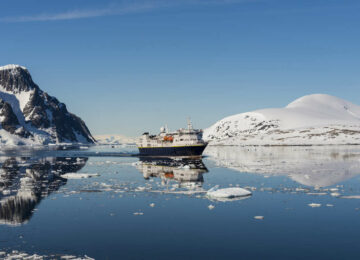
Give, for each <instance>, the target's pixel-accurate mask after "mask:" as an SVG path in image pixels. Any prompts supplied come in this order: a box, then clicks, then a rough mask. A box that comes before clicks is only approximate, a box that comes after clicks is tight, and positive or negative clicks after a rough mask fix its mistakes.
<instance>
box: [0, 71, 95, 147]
mask: <svg viewBox="0 0 360 260" xmlns="http://www.w3.org/2000/svg"><path fill="white" fill-rule="evenodd" d="M0 87H1V88H0V92H1V89H2V90H5V91H6V93H7V94H9V93H10V94H14V95H22V94H23V93H29V94H30V95H29V100H26V104H25V105H24V106H23V109H22V111H21V109H19V108H17V110H18V111H21V113H22V117H23V118H24V119H23V121H24V125H21V124H20V123H19V121H20V122H21V120H20V118H18V116H17V115H16V113H14V112H13V110H15V108H14V107H13V106H15V105H16V104H14V102H9V103H10V104H9V103H7V102H6V100H4V101H2V103H0V116H1V115H2V116H5V119H4V120H3V122H2V128H3V129H5V130H6V131H8V132H10V133H11V134H17V135H19V136H21V137H24V138H29V137H30V138H31V136H32V134H31V130H30V129H34V128H36V129H39V130H45V131H42V133H45V134H47V135H48V138H47V140H48V141H47V142H52V143H56V142H57V143H59V142H76V143H77V142H80V143H94V142H95V139H94V138H93V137H92V135H91V133H90V131H89V129H88V128H87V126H86V125H85V123H84V121H83V120H81V119H80V118H79V117H77V116H76V115H74V114H72V113H70V112H69V111H68V110H67V108H66V105H65V104H64V103H61V102H59V100H57V99H56V98H55V97H52V96H50V95H48V94H47V93H46V92H44V91H42V90H41V89H40V88H39V86H38V85H36V84H35V83H34V82H33V80H32V78H31V75H30V73H29V72H28V70H27V69H25V68H24V67H20V66H16V65H8V66H5V67H2V68H1V67H0ZM23 102H24V101H23ZM18 106H19V105H18ZM1 109H2V110H1ZM1 113H2V114H1ZM3 114H4V115H3ZM20 127H23V130H21V129H19V128H20ZM18 129H19V130H18ZM43 139H44V138H43ZM45 139H46V138H45Z"/></svg>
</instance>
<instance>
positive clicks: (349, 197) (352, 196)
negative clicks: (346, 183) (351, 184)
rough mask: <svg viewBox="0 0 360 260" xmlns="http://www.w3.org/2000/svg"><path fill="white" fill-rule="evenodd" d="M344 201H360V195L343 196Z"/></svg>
mask: <svg viewBox="0 0 360 260" xmlns="http://www.w3.org/2000/svg"><path fill="white" fill-rule="evenodd" d="M340 198H342V199H360V195H351V196H341V197H340Z"/></svg>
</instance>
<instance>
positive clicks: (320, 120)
mask: <svg viewBox="0 0 360 260" xmlns="http://www.w3.org/2000/svg"><path fill="white" fill-rule="evenodd" d="M204 139H205V140H207V141H210V144H212V145H315V144H316V145H320V144H360V106H358V105H355V104H353V103H351V102H349V101H346V100H343V99H340V98H337V97H334V96H330V95H327V94H312V95H307V96H303V97H301V98H298V99H296V100H294V101H293V102H291V103H290V104H288V105H287V106H286V107H284V108H268V109H260V110H254V111H250V112H245V113H240V114H236V115H232V116H229V117H225V118H223V119H221V120H220V121H218V122H216V123H215V124H214V125H212V126H210V127H209V128H207V129H205V130H204Z"/></svg>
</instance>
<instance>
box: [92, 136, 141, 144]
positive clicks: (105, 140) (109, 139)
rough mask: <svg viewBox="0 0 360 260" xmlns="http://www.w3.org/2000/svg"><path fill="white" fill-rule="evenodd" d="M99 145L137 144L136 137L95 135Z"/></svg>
mask: <svg viewBox="0 0 360 260" xmlns="http://www.w3.org/2000/svg"><path fill="white" fill-rule="evenodd" d="M94 137H95V139H96V142H97V143H98V144H135V138H134V137H127V136H124V135H116V134H114V135H111V134H109V135H95V136H94Z"/></svg>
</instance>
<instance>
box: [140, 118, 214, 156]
mask: <svg viewBox="0 0 360 260" xmlns="http://www.w3.org/2000/svg"><path fill="white" fill-rule="evenodd" d="M202 135H203V131H202V130H198V129H193V127H192V124H191V121H190V120H189V121H188V127H187V128H186V129H184V128H180V129H179V130H177V131H175V132H169V131H168V129H167V127H161V128H160V134H158V135H150V134H149V133H148V132H146V133H144V134H143V135H142V136H141V137H140V138H139V139H138V140H137V142H136V145H137V147H138V149H139V152H140V156H201V154H202V152H203V151H204V149H205V147H206V145H207V142H205V141H204V140H203V139H202Z"/></svg>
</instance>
